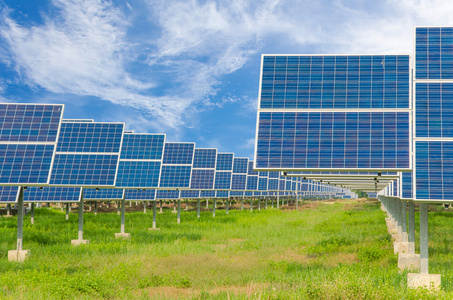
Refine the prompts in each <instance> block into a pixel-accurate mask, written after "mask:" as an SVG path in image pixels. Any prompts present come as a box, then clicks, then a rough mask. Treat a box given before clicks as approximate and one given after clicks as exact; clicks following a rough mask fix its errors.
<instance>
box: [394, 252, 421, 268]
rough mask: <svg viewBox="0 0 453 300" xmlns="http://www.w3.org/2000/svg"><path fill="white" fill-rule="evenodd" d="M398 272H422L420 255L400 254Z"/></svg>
mask: <svg viewBox="0 0 453 300" xmlns="http://www.w3.org/2000/svg"><path fill="white" fill-rule="evenodd" d="M398 270H399V271H401V272H402V271H404V270H411V271H415V272H419V271H420V254H409V253H400V254H399V255H398Z"/></svg>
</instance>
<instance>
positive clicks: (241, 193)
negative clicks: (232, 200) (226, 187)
mask: <svg viewBox="0 0 453 300" xmlns="http://www.w3.org/2000/svg"><path fill="white" fill-rule="evenodd" d="M230 196H231V197H243V196H244V191H231V192H230Z"/></svg>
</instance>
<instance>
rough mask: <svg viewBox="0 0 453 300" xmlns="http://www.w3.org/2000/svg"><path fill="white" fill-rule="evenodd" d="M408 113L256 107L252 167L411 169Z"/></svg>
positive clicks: (285, 168) (286, 168) (288, 168)
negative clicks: (257, 113) (255, 138)
mask: <svg viewBox="0 0 453 300" xmlns="http://www.w3.org/2000/svg"><path fill="white" fill-rule="evenodd" d="M409 135H410V120H409V112H260V113H259V129H258V142H257V149H256V168H263V169H266V168H268V169H269V168H270V169H272V168H274V169H277V168H278V169H284V170H290V169H364V170H365V171H366V169H373V170H376V169H379V170H385V169H387V170H388V169H409V168H410V162H409V153H410V142H409V141H410V136H409Z"/></svg>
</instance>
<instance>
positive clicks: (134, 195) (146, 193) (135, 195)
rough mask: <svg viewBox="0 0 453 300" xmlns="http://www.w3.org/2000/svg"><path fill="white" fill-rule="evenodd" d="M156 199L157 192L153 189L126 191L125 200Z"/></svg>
mask: <svg viewBox="0 0 453 300" xmlns="http://www.w3.org/2000/svg"><path fill="white" fill-rule="evenodd" d="M155 199H156V190H153V189H146V190H142V189H126V190H125V200H132V201H152V200H155Z"/></svg>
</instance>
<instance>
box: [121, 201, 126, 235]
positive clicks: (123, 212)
mask: <svg viewBox="0 0 453 300" xmlns="http://www.w3.org/2000/svg"><path fill="white" fill-rule="evenodd" d="M125 225H126V200H125V199H124V198H123V200H121V234H124V233H125V232H126V231H125Z"/></svg>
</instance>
